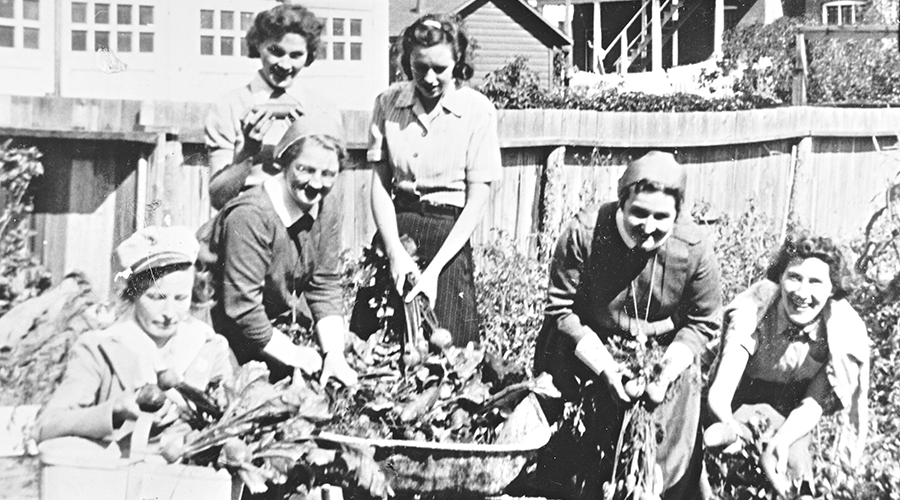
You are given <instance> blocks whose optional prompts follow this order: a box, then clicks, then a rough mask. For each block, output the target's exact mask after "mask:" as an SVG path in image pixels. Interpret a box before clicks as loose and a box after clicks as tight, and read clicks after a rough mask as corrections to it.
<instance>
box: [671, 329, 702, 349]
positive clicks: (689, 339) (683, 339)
mask: <svg viewBox="0 0 900 500" xmlns="http://www.w3.org/2000/svg"><path fill="white" fill-rule="evenodd" d="M706 340H707V339H706V337H704V336H703V335H700V334H699V333H697V332H696V331H695V330H693V329H690V328H682V329H681V330H680V331H679V332H678V333H677V334H675V339H674V340H673V341H672V343H673V344H674V343H675V342H679V343H682V344H684V345H685V346H687V348H688V349H690V350H691V354H693V355H694V356H697V355H698V354H700V352H701V351H702V350H703V347H704V346H705V345H706Z"/></svg>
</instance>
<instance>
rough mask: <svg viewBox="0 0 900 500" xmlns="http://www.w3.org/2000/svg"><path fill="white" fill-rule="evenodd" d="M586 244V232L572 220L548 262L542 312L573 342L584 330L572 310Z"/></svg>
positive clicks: (586, 230)
mask: <svg viewBox="0 0 900 500" xmlns="http://www.w3.org/2000/svg"><path fill="white" fill-rule="evenodd" d="M589 243H590V229H589V228H586V227H585V226H584V224H583V223H582V221H581V220H580V219H579V218H575V219H574V220H573V221H572V222H571V223H569V225H568V226H566V228H565V229H564V230H563V232H562V234H560V236H559V238H558V239H557V241H556V249H555V251H554V252H553V259H552V260H551V262H550V284H549V286H548V288H547V306H546V309H545V311H544V312H545V314H546V316H547V318H548V319H550V320H552V321H553V322H554V323H555V325H556V329H557V330H558V331H560V332H562V333H563V334H565V335H567V336H568V337H571V338H573V339H576V338H579V337H580V336H581V330H582V329H583V328H584V324H583V322H582V320H581V318H580V317H579V316H578V315H577V314H576V313H575V310H574V308H575V303H576V300H577V294H578V290H579V287H580V285H581V275H582V271H583V267H584V263H585V259H586V258H587V254H588V247H589Z"/></svg>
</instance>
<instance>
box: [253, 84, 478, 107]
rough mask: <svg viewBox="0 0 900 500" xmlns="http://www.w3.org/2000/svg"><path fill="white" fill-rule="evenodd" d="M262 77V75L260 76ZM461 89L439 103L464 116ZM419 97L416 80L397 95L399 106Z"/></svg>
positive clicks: (455, 89) (450, 92)
mask: <svg viewBox="0 0 900 500" xmlns="http://www.w3.org/2000/svg"><path fill="white" fill-rule="evenodd" d="M260 78H261V77H260ZM459 90H460V89H458V88H456V87H455V86H454V87H451V88H450V89H449V90H448V91H447V92H446V93H445V94H444V95H443V96H442V97H441V100H440V102H439V103H438V104H439V105H440V106H441V107H442V108H443V109H445V110H447V111H448V112H450V113H453V114H454V115H456V116H462V111H463V109H464V107H463V98H462V96H461V94H460V91H459ZM418 101H419V99H418V98H417V97H416V84H415V82H406V85H404V86H403V88H402V89H401V90H400V94H399V95H398V96H397V101H396V102H397V107H400V108H411V107H413V105H415V104H416V103H417V102H418Z"/></svg>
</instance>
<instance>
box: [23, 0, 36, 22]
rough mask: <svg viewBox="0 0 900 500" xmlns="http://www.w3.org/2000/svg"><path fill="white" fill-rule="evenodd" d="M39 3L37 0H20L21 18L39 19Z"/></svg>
mask: <svg viewBox="0 0 900 500" xmlns="http://www.w3.org/2000/svg"><path fill="white" fill-rule="evenodd" d="M40 12H41V4H40V2H39V1H38V0H22V19H28V20H29V21H37V20H39V19H40Z"/></svg>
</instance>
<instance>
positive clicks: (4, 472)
mask: <svg viewBox="0 0 900 500" xmlns="http://www.w3.org/2000/svg"><path fill="white" fill-rule="evenodd" d="M39 472H40V463H39V462H38V459H37V457H13V458H0V499H7V498H8V499H10V500H12V499H15V500H38V497H39V489H38V486H39Z"/></svg>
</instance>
